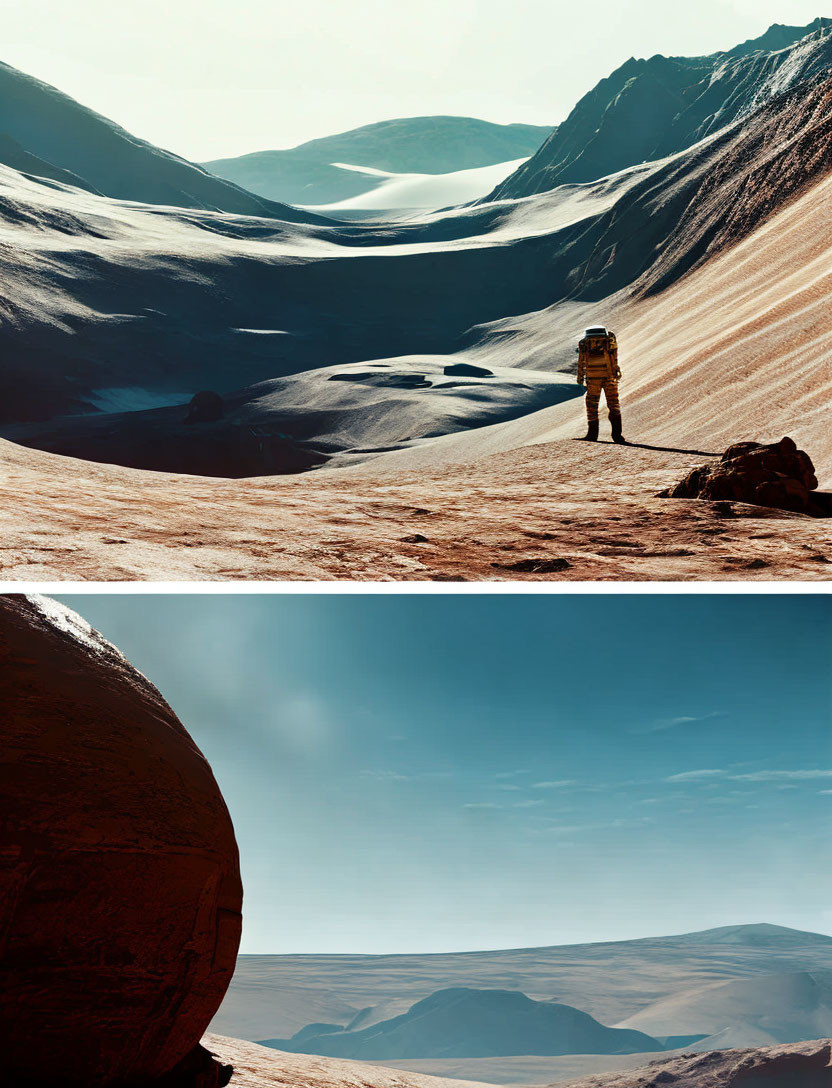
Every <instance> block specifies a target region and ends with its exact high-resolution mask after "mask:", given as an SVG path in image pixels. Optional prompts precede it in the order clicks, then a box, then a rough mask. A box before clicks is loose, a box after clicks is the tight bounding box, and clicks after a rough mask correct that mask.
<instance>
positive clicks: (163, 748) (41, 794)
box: [0, 596, 242, 1088]
mask: <svg viewBox="0 0 832 1088" xmlns="http://www.w3.org/2000/svg"><path fill="white" fill-rule="evenodd" d="M0 706H2V708H3V713H2V715H0V745H2V750H3V758H2V765H0V859H2V867H0V977H2V985H0V1052H2V1066H3V1084H4V1085H12V1086H14V1088H17V1086H18V1085H21V1086H23V1085H25V1088H34V1086H37V1088H41V1086H43V1088H46V1086H49V1088H52V1086H55V1085H61V1088H110V1086H112V1088H116V1086H121V1085H127V1084H131V1085H133V1084H141V1085H142V1088H150V1086H151V1085H153V1084H155V1083H156V1082H158V1081H159V1080H160V1078H162V1077H165V1076H168V1075H174V1079H173V1080H169V1081H168V1083H170V1084H171V1085H173V1084H175V1085H176V1088H179V1086H180V1085H181V1086H182V1088H219V1086H220V1085H221V1083H222V1077H223V1073H222V1070H220V1069H218V1068H215V1066H214V1063H213V1062H212V1061H210V1060H206V1058H205V1056H204V1055H200V1054H199V1052H198V1051H195V1048H196V1047H197V1046H198V1044H199V1040H200V1038H201V1036H202V1034H203V1032H204V1031H205V1028H206V1027H207V1025H208V1022H209V1021H210V1020H211V1018H212V1016H213V1015H214V1013H215V1012H216V1011H217V1008H218V1007H219V1004H220V1002H221V1001H222V998H223V997H224V995H225V992H226V989H227V987H228V983H229V981H230V979H231V974H232V972H233V969H234V964H235V960H236V955H237V948H238V945H239V940H240V927H241V914H240V911H241V905H242V887H241V883H240V873H239V862H238V856H237V846H236V843H235V839H234V831H233V828H232V825H231V820H230V818H229V815H228V811H227V809H226V807H225V804H224V802H223V799H222V796H221V794H220V791H219V788H218V786H217V784H216V782H215V780H214V777H213V775H212V773H211V768H210V767H209V766H208V763H207V762H206V761H205V758H204V757H203V756H202V754H201V752H200V751H199V749H198V748H197V747H196V745H195V744H194V742H193V740H192V739H191V738H190V736H189V735H188V733H187V732H186V731H185V729H184V728H183V727H182V725H181V724H180V722H179V721H178V720H177V718H176V716H175V715H174V713H173V711H172V710H171V709H170V707H169V706H168V705H167V704H166V703H165V701H164V699H163V698H162V697H161V695H160V694H159V692H158V691H157V690H156V689H155V688H154V687H153V685H152V684H150V683H149V681H147V680H146V679H145V678H144V677H143V676H142V675H141V674H140V673H139V672H137V671H136V670H135V669H134V668H133V667H132V666H131V665H130V664H129V663H128V662H127V661H126V660H125V659H124V657H122V655H121V654H120V653H119V652H118V650H116V649H115V647H114V646H111V645H110V644H109V643H108V642H106V641H105V640H104V639H103V638H102V637H101V636H100V635H99V634H98V633H97V632H96V631H94V630H93V629H92V628H91V627H90V626H89V625H88V624H87V623H85V621H84V620H82V619H81V617H80V616H77V615H76V614H75V613H73V612H70V611H69V610H68V609H66V608H64V607H63V606H61V605H58V604H57V603H55V602H53V601H50V600H48V599H45V598H32V599H30V598H26V597H18V596H13V597H2V598H0ZM177 1067H178V1069H177ZM174 1071H175V1074H174ZM212 1078H213V1079H212Z"/></svg>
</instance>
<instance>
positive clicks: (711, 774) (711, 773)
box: [665, 767, 728, 782]
mask: <svg viewBox="0 0 832 1088" xmlns="http://www.w3.org/2000/svg"><path fill="white" fill-rule="evenodd" d="M727 773H728V772H727V771H722V770H719V768H716V767H713V768H712V767H706V768H703V770H701V771H682V772H681V774H672V775H671V776H670V777H669V778H666V779H665V782H701V781H706V780H707V779H710V778H721V777H724V776H725V775H726V774H727Z"/></svg>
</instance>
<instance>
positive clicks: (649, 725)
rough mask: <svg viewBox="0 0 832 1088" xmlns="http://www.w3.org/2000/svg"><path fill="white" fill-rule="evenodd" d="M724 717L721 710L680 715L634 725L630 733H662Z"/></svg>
mask: <svg viewBox="0 0 832 1088" xmlns="http://www.w3.org/2000/svg"><path fill="white" fill-rule="evenodd" d="M724 717H725V714H724V712H723V711H721V710H712V711H711V713H710V714H680V715H679V716H678V717H676V718H658V719H657V720H656V721H652V722H645V723H644V724H643V725H635V726H633V727H632V728H631V729H630V732H631V733H634V734H636V735H643V734H648V733H663V732H664V731H665V730H667V729H679V728H681V727H682V726H688V725H698V724H699V723H700V722H708V721H711V720H712V719H713V718H724Z"/></svg>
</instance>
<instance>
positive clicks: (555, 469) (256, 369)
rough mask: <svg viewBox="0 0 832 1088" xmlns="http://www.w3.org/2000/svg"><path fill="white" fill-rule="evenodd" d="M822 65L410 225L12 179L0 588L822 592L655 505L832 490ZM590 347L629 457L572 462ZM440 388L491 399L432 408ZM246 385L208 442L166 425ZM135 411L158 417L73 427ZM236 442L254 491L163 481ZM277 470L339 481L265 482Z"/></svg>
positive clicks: (766, 530)
mask: <svg viewBox="0 0 832 1088" xmlns="http://www.w3.org/2000/svg"><path fill="white" fill-rule="evenodd" d="M830 42H832V30H830V27H828V26H826V25H825V24H824V25H820V24H819V26H818V29H817V30H815V31H814V32H812V33H810V34H808V35H807V37H806V38H805V39H804V40H803V41H801V42H798V44H797V45H793V46H790V47H789V49H791V50H792V52H790V53H789V56H788V58H784V57H783V56H782V55H781V53H780V52H777V50H775V51H774V53H772V56H773V57H775V59H776V60H777V65H781V64H783V65H785V61H786V60H788V65H785V68H783V69H782V70H784V71H787V72H788V73H789V80H790V81H791V82H789V81H787V86H786V90H785V91H784V92H783V93H775V91H776V90H777V86H778V84H777V80H774V81H773V83H772V82H771V80H769V83H765V81H764V84H761V87H763V86H764V85H765V88H766V91H765V94H763V93H762V90H761V91H760V94H761V99H760V102H761V104H759V105H757V106H756V107H754V102H753V96H752V99H751V100H749V101H747V102H746V103H745V105H744V106H743V109H742V110H741V111H740V112H739V113H738V114H732V118H733V119H732V121H731V123H730V124H727V125H725V126H723V127H722V128H719V127H714V125H709V129H708V135H707V136H706V137H705V138H704V139H702V140H700V142H698V143H696V144H694V145H693V146H692V147H689V148H687V149H686V150H683V151H681V152H676V153H674V154H672V155H669V156H668V157H667V158H665V159H661V160H657V161H655V162H648V163H639V164H638V165H636V166H629V167H627V168H626V169H624V170H622V171H620V172H619V173H618V174H613V175H610V176H609V177H606V178H602V179H600V180H598V181H590V182H580V183H572V184H565V185H560V186H559V187H557V188H555V189H553V190H551V191H548V192H543V193H541V194H537V195H531V196H527V197H522V198H519V199H504V200H497V201H495V202H492V203H490V204H488V203H487V204H483V205H478V206H470V207H465V208H461V209H451V210H449V211H445V212H438V213H434V214H429V215H426V216H423V217H420V218H417V219H414V220H412V221H408V222H404V223H401V222H400V223H397V224H379V223H376V224H369V225H365V226H350V227H347V226H344V225H332V226H326V225H324V226H322V225H316V224H277V225H275V221H269V222H266V221H265V220H255V219H253V218H243V217H236V218H235V217H233V216H228V215H223V216H220V217H218V216H217V215H213V216H212V215H209V214H208V213H196V212H192V213H187V214H185V213H182V212H181V210H177V209H170V208H167V209H165V208H161V209H160V208H155V209H149V208H147V207H144V206H141V205H130V206H128V205H126V204H119V203H117V202H115V201H112V200H105V199H104V198H102V197H99V196H95V195H93V194H90V193H79V192H76V191H74V190H71V189H69V188H68V187H66V186H64V187H61V186H60V185H59V183H58V182H53V183H52V191H50V192H48V193H45V192H44V191H43V186H41V185H39V183H37V182H36V181H34V180H32V179H31V178H28V179H23V180H20V179H21V178H22V177H23V176H22V175H16V176H15V175H14V172H13V171H8V170H5V171H0V187H2V186H5V191H6V193H7V197H6V204H5V205H3V206H4V207H6V226H5V228H4V231H5V234H4V237H5V238H6V240H7V243H8V247H9V260H10V262H11V265H13V266H14V267H13V272H14V275H13V277H12V281H13V283H14V285H15V291H14V301H13V304H11V303H10V307H11V313H10V326H11V327H12V331H13V335H14V336H15V337H17V338H18V339H17V340H16V341H15V344H16V345H17V346H16V347H14V350H10V352H9V357H10V359H11V363H10V366H11V370H10V371H9V374H10V375H11V379H9V375H6V379H8V396H7V398H6V401H5V404H6V407H5V409H4V411H5V413H6V423H7V428H6V432H5V433H6V434H7V435H8V436H9V437H13V438H14V439H15V444H12V443H11V442H8V441H5V442H4V441H2V440H0V470H1V474H0V509H1V510H2V514H0V517H2V526H3V546H2V550H0V577H2V578H5V579H9V580H11V579H24V580H32V581H43V580H47V581H48V580H58V579H68V580H118V579H152V580H162V579H174V580H175V579H261V580H262V579H269V580H272V579H280V580H283V579H343V580H395V581H398V580H412V579H420V580H437V581H444V580H470V581H479V580H505V579H512V580H514V579H517V580H532V581H533V580H541V579H551V580H587V579H590V580H594V579H599V580H610V579H624V580H645V579H651V580H653V579H655V580H701V579H707V580H720V579H742V580H747V579H758V580H770V579H777V580H784V579H789V580H827V579H828V578H829V576H830V569H832V534H831V533H830V522H829V520H828V519H825V518H810V517H807V516H803V515H800V514H789V513H786V512H785V511H777V510H773V509H770V508H765V507H759V506H753V505H744V504H742V503H738V502H725V501H722V502H708V501H703V500H701V499H668V498H659V497H658V493H659V492H660V491H663V490H665V489H668V488H671V487H672V486H673V485H674V484H676V483H677V482H678V481H680V480H681V479H682V478H684V477H685V476H687V475H688V473H689V472H690V470H691V469H692V468H694V467H695V466H696V465H698V464H702V463H703V462H704V461H707V460H711V459H714V458H716V457H718V456H719V455H720V454H721V453H722V452H723V451H724V450H725V449H726V448H727V447H728V446H730V445H733V444H735V443H737V442H744V441H754V442H774V441H779V440H780V439H781V438H783V437H784V436H789V437H790V438H792V439H793V440H794V441H795V443H796V444H797V446H798V448H799V449H801V450H803V451H805V452H806V454H808V456H809V457H810V458H811V460H812V462H813V464H814V469H815V471H816V474H817V478H818V481H819V488H820V491H821V492H826V491H828V490H829V489H830V488H832V427H830V426H829V403H830V396H832V347H830V345H832V319H830V314H831V313H832V273H830V271H829V269H830V257H831V256H832V253H831V252H830V250H832V242H830V239H832V212H830V208H832V178H830V173H829V171H830V167H831V166H832V126H830V122H829V104H830V101H832V81H831V80H830V79H829V78H828V64H827V62H826V59H825V58H826V56H827V52H828V51H829V49H830ZM755 55H756V54H755ZM742 56H745V53H743V54H742ZM726 63H727V62H726ZM731 63H732V64H733V63H734V62H733V61H732V62H731ZM772 64H774V61H772ZM736 65H737V66H735V67H736V71H737V72H739V71H740V70H742V71H745V67H744V65H745V62H744V61H742V63H740V61H737V62H736ZM801 65H803V68H801ZM757 67H759V64H758V62H757V61H755V62H754V64H752V65H751V66H750V68H751V69H752V70H754V71H756V70H757ZM763 67H765V65H763ZM767 70H768V69H767ZM771 70H772V71H774V70H775V68H772V69H771ZM776 70H777V71H778V72H779V71H781V68H780V67H777V68H776ZM731 71H734V68H731ZM795 73H797V75H795ZM735 74H736V73H735ZM732 78H733V77H732ZM760 78H762V77H760ZM766 78H768V77H766ZM778 78H779V77H778ZM769 84H771V85H769ZM752 107H754V108H752ZM10 192H13V193H14V201H12V200H11V197H9V196H8V194H9V193H10ZM9 208H13V210H14V215H12V214H11V212H10V211H9ZM33 222H37V224H38V231H37V232H36V234H33V232H32V223H33ZM79 224H80V226H79ZM73 231H75V232H78V231H80V232H81V235H82V241H80V242H79V241H78V238H77V236H76V235H73ZM68 237H69V239H70V240H69V241H68V240H67V239H68ZM79 251H83V258H84V259H83V262H81V263H82V264H83V267H84V274H83V275H82V274H79V271H78V269H79V259H80V258H79ZM137 253H140V254H141V259H140V260H137ZM11 265H10V267H11ZM114 285H117V287H118V291H117V297H115V298H114V297H113V290H114V289H115V288H114ZM123 289H126V293H121V292H122V290H123ZM128 300H129V304H130V306H131V307H132V309H131V313H130V314H125V313H118V314H113V313H112V308H113V307H114V306H115V305H116V304H118V305H121V306H126V305H127V303H128ZM162 306H164V312H163V313H162V312H161V308H162ZM599 321H600V322H604V323H605V324H607V325H608V326H610V327H612V328H614V329H615V331H616V332H617V334H618V340H619V346H620V352H621V363H622V367H623V371H624V380H623V383H622V389H621V392H622V398H623V408H624V430H625V435H626V436H627V438H628V439H629V441H630V443H631V445H629V446H623V447H616V446H612V445H610V444H609V443H608V442H605V441H602V442H601V443H599V444H598V445H591V444H585V443H580V442H577V441H576V438H577V437H578V436H579V435H581V434H582V433H583V430H584V424H583V407H582V403H581V401H580V399H579V398H569V397H568V390H567V384H568V382H569V376H570V374H571V373H574V345H575V342H576V339H577V336H578V335H579V334H580V332H581V330H582V328H583V327H584V325H586V324H590V323H595V322H599ZM197 334H198V335H197ZM27 343H28V344H29V345H31V346H32V348H31V351H32V354H31V357H29V356H27V355H26V353H25V352H24V351H22V350H20V347H19V345H20V344H27ZM70 347H71V349H72V351H73V352H75V353H77V357H76V356H73V358H72V359H70V358H69V356H68V355H67V354H66V353H67V352H68V351H69V350H70ZM367 360H376V362H375V363H374V364H373V365H372V366H369V364H368V362H367ZM444 362H447V363H448V364H454V363H460V362H462V363H466V364H468V365H469V366H470V365H476V366H478V367H481V368H484V369H485V370H486V371H487V372H488V371H490V373H491V378H489V377H488V376H487V375H486V377H480V378H473V379H469V380H467V381H466V380H465V379H462V380H459V381H454V382H448V383H447V384H446V385H442V384H441V383H437V381H436V375H437V374H440V375H441V374H442V373H443V370H444V365H443V364H444ZM68 367H69V369H70V370H71V371H72V373H73V375H74V376H73V381H72V382H71V383H67V380H66V373H67V368H68ZM268 367H271V370H270V371H269V370H266V371H265V373H264V368H268ZM332 367H335V368H336V370H332V369H331V368H332ZM327 368H330V369H327ZM385 368H387V372H388V377H387V378H385V377H384V373H385ZM524 371H528V372H529V373H528V381H527V385H528V388H523V389H520V390H519V391H516V390H515V384H514V383H513V381H512V380H510V379H507V378H506V374H507V373H508V374H511V373H514V372H516V373H517V374H518V377H519V379H520V381H521V384H522V378H523V372H524ZM532 371H534V372H536V373H535V374H532V373H531V372H532ZM540 372H548V373H550V374H552V373H554V376H555V379H556V380H555V381H554V385H553V390H552V391H549V392H545V395H544V393H542V392H540V390H544V386H543V385H539V384H538V386H535V385H534V383H535V382H537V383H540V382H541V381H542V380H543V381H544V382H545V375H544V377H543V378H542V377H541V373H540ZM234 375H237V377H238V378H239V383H241V384H242V386H243V387H242V388H241V389H238V390H237V392H236V393H234V394H233V397H231V400H230V401H229V403H230V404H231V405H232V408H233V411H232V412H231V414H230V415H229V416H228V417H223V419H222V420H220V421H217V422H214V423H211V424H208V425H205V424H194V425H193V426H190V425H186V424H185V423H184V408H183V409H182V410H181V411H180V410H179V409H178V408H177V409H173V408H171V407H170V406H171V405H173V404H176V403H187V400H188V399H189V398H190V395H191V394H192V393H193V392H194V383H195V382H196V381H197V380H199V382H200V385H202V387H203V388H205V386H204V385H203V384H202V383H203V380H204V381H205V382H216V383H220V382H223V383H224V388H226V389H227V388H229V387H230V382H231V381H232V378H233V376H234ZM287 375H289V376H290V377H288V378H287V377H286V376H287ZM264 377H267V378H269V379H278V378H280V379H281V381H280V382H278V384H277V385H271V386H269V391H268V395H267V396H265V395H264V385H265V384H266V383H262V381H261V379H263V378H264ZM12 379H13V380H12ZM253 379H256V380H257V381H260V382H261V384H260V385H254V386H248V385H245V382H246V381H251V380H253ZM492 379H493V380H492ZM443 380H444V379H443ZM385 382H387V383H388V385H389V395H388V385H385ZM477 382H480V383H481V386H477ZM177 383H180V384H177ZM281 383H282V384H281ZM133 386H136V388H138V390H139V393H140V394H141V397H143V398H157V400H155V401H154V403H156V404H157V405H160V404H166V405H168V407H167V408H162V407H157V408H155V409H154V410H152V411H147V412H143V411H136V410H135V404H133V403H132V402H131V404H130V405H128V407H130V410H129V411H127V412H122V413H121V414H119V413H116V414H114V415H111V416H107V417H97V418H98V419H99V420H103V421H102V422H95V421H93V422H92V423H91V422H90V416H89V415H87V416H77V417H71V416H67V415H66V414H65V413H66V412H67V411H77V410H78V407H79V406H86V407H87V408H89V407H90V405H92V404H94V403H97V401H96V398H98V401H99V402H101V403H104V402H106V403H111V402H112V403H121V402H122V401H125V398H126V400H127V401H129V400H130V397H133V398H134V399H135V397H136V396H138V394H137V393H136V390H135V389H133V388H132V387H133ZM555 386H556V387H557V389H556V391H555V390H554V387H555ZM403 387H406V388H404V391H403ZM185 389H187V395H185ZM486 389H487V390H488V392H486ZM512 390H515V392H513V391H512ZM342 391H343V392H342ZM562 391H565V392H563V395H562ZM229 396H230V395H229ZM177 397H179V398H180V400H179V401H178V402H177ZM183 397H184V400H182V398H183ZM158 398H162V399H161V400H159V399H158ZM165 398H167V399H165ZM171 398H172V399H171ZM546 398H548V399H546ZM564 398H566V399H564ZM142 403H145V401H142ZM12 409H13V410H12ZM234 413H237V414H236V415H235V414H234ZM27 421H28V422H27ZM203 426H209V427H211V428H214V429H213V430H212V431H211V432H210V435H209V432H208V430H205V431H200V430H199V428H200V427H203ZM234 428H237V430H234ZM246 429H248V430H246ZM244 431H245V433H246V435H248V434H249V431H251V433H252V434H254V439H252V441H250V442H249V445H248V446H247V447H246V449H247V451H248V452H247V453H246V456H245V457H244V458H243V460H242V462H241V463H242V464H243V465H244V471H243V475H248V476H250V478H245V479H239V480H229V479H220V478H215V477H212V476H186V475H181V472H182V471H183V465H187V466H188V470H189V471H195V470H196V471H203V470H202V469H200V468H197V469H194V468H192V467H190V466H191V465H197V466H198V465H205V466H210V465H211V464H212V463H213V460H215V459H216V450H221V449H224V448H226V446H224V445H223V443H226V444H227V443H231V444H233V443H234V442H236V437H235V436H236V435H238V434H242V433H243V432H244ZM604 433H605V426H602V438H603V437H604ZM200 434H205V435H206V448H205V450H203V451H201V450H199V448H198V446H199V435H200ZM287 435H288V436H289V437H288V438H287ZM229 436H230V437H229ZM292 436H295V437H292ZM297 436H301V437H300V438H299V439H298V438H297ZM296 439H297V440H298V441H301V442H302V443H303V447H304V451H308V450H310V449H311V450H313V451H314V452H315V458H317V460H314V459H313V461H314V463H317V461H320V460H321V459H322V457H323V456H326V457H327V458H328V460H327V461H326V463H325V464H323V465H322V467H320V468H315V469H313V470H312V471H308V472H303V473H300V474H296V475H292V476H286V475H284V476H275V475H273V474H272V473H274V471H275V468H274V461H273V455H274V449H275V446H274V442H275V441H277V442H278V443H287V442H289V443H291V442H293V441H295V440H296ZM246 440H247V441H248V438H247V439H246ZM18 442H25V443H26V444H27V447H32V448H27V447H24V446H21V445H18V444H16V443H18ZM214 442H216V443H217V445H216V446H210V449H209V445H210V444H211V443H214ZM85 443H86V444H85ZM258 443H260V445H258ZM228 448H230V446H229V447H228ZM261 448H262V449H268V451H269V457H266V456H265V454H264V455H263V457H262V458H261V460H258V458H260V457H261V455H260V453H259V452H258V451H259V450H260V449H261ZM281 448H283V447H281ZM320 450H324V453H323V454H322V455H321V456H320V457H319V456H318V453H317V451H320ZM46 451H51V452H46ZM145 451H149V453H145ZM165 451H169V453H167V452H165ZM66 452H72V453H73V455H74V456H73V457H72V458H69V457H65V456H60V455H56V453H58V454H60V453H66ZM270 458H272V459H271V460H270ZM212 459H213V460H212ZM108 460H110V461H121V462H123V463H126V464H131V465H134V466H136V465H143V466H144V467H143V468H135V467H134V468H132V469H127V468H124V467H117V466H116V465H114V464H105V463H104V462H106V461H108ZM290 460H291V458H290ZM94 461H99V462H101V463H93V462H94ZM303 463H306V462H303ZM292 464H293V465H294V464H295V461H292ZM151 468H152V469H159V468H168V469H170V470H171V471H167V472H160V471H150V469H151ZM239 474H240V472H239V471H230V470H229V472H228V475H239ZM826 506H828V499H825V498H824V497H823V496H821V499H820V500H819V507H817V508H820V509H823V508H825V507H826Z"/></svg>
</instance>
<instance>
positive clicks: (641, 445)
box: [575, 438, 722, 457]
mask: <svg viewBox="0 0 832 1088" xmlns="http://www.w3.org/2000/svg"><path fill="white" fill-rule="evenodd" d="M575 441H576V442H583V441H584V439H582V438H576V439H575ZM597 442H598V445H600V446H614V445H615V444H616V443H615V442H613V441H612V440H611V439H609V438H599V439H598V440H597ZM621 444H623V445H625V446H631V447H632V448H633V449H637V450H653V451H654V452H655V453H690V454H693V455H694V456H696V457H721V456H722V454H721V453H708V452H707V450H683V449H681V447H679V446H648V445H647V443H646V442H630V441H627V442H624V443H621Z"/></svg>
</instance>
